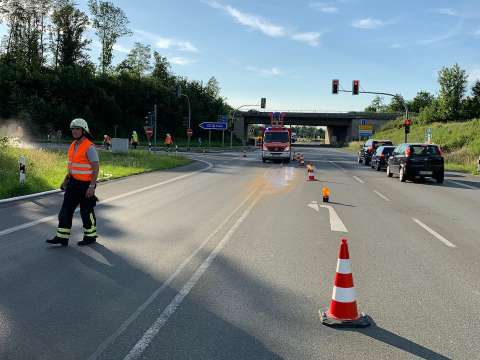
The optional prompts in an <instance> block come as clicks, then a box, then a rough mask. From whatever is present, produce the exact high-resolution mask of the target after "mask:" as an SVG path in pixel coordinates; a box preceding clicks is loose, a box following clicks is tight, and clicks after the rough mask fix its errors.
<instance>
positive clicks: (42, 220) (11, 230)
mask: <svg viewBox="0 0 480 360" xmlns="http://www.w3.org/2000/svg"><path fill="white" fill-rule="evenodd" d="M196 161H199V162H203V163H205V164H207V165H208V166H207V167H206V168H203V169H200V170H196V171H193V172H191V173H188V174H185V175H180V176H177V177H174V178H172V179H168V180H165V181H161V182H159V183H156V184H153V185H149V186H145V187H143V188H140V189H137V190H133V191H130V192H127V193H124V194H121V195H118V196H114V197H111V198H108V199H105V200H102V201H100V202H99V203H98V206H101V205H103V204H107V203H109V202H112V201H115V200H119V199H123V198H125V197H127V196H131V195H135V194H138V193H140V192H144V191H147V190H150V189H153V188H156V187H159V186H162V185H167V184H170V183H172V182H175V181H178V180H182V179H185V178H187V177H190V176H193V175H196V174H199V173H202V172H205V171H208V170H210V169H211V168H212V167H213V164H212V163H209V162H208V161H205V160H199V159H196ZM56 218H57V215H51V216H46V217H43V218H40V219H37V220H34V221H29V222H27V223H24V224H20V225H17V226H14V227H11V228H8V229H5V230H1V231H0V236H4V235H8V234H11V233H14V232H17V231H20V230H24V229H28V228H31V227H33V226H35V225H38V224H42V223H46V222H49V221H51V220H54V219H56Z"/></svg>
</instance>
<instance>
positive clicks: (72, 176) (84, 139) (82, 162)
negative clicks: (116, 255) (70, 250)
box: [47, 119, 100, 246]
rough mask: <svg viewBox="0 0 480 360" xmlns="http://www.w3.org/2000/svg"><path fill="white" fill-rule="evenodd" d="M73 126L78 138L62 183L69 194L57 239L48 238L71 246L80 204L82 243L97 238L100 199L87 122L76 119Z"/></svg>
mask: <svg viewBox="0 0 480 360" xmlns="http://www.w3.org/2000/svg"><path fill="white" fill-rule="evenodd" d="M70 128H71V129H72V136H73V139H74V141H73V142H72V144H71V145H70V148H69V149H68V173H67V175H66V176H65V180H64V181H63V184H62V186H61V188H62V189H63V190H65V195H64V197H63V204H62V208H61V210H60V213H59V215H58V228H57V234H56V236H55V237H54V238H53V239H50V240H47V243H49V244H58V245H63V246H67V245H68V240H69V238H70V231H71V228H72V218H73V214H74V212H75V209H76V208H77V206H78V205H80V215H81V217H82V222H83V240H82V241H79V242H78V245H80V246H82V245H88V244H92V243H94V242H95V241H96V239H97V221H96V218H95V212H94V207H95V205H96V202H97V197H96V196H95V188H96V182H97V177H98V172H99V168H100V166H99V161H98V153H97V150H96V149H95V145H94V144H93V142H92V140H93V138H92V136H91V135H90V131H89V129H88V124H87V122H86V121H85V120H83V119H74V120H73V121H72V122H71V124H70Z"/></svg>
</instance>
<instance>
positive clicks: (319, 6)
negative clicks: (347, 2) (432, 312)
mask: <svg viewBox="0 0 480 360" xmlns="http://www.w3.org/2000/svg"><path fill="white" fill-rule="evenodd" d="M308 6H309V7H311V8H312V9H315V10H318V11H321V12H323V13H327V14H336V13H338V12H339V10H338V7H336V6H335V5H333V4H330V3H324V2H314V3H310V4H309V5H308Z"/></svg>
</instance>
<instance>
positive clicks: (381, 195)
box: [373, 190, 390, 201]
mask: <svg viewBox="0 0 480 360" xmlns="http://www.w3.org/2000/svg"><path fill="white" fill-rule="evenodd" d="M373 192H374V193H375V194H377V195H378V196H380V197H381V198H382V199H383V200H385V201H390V199H389V198H388V197H386V196H385V195H383V194H382V193H381V192H380V191H378V190H373Z"/></svg>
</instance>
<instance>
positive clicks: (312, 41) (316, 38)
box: [292, 32, 322, 46]
mask: <svg viewBox="0 0 480 360" xmlns="http://www.w3.org/2000/svg"><path fill="white" fill-rule="evenodd" d="M321 36H322V35H321V34H320V33H318V32H304V33H298V34H293V35H292V39H293V40H296V41H300V42H304V43H306V44H308V45H310V46H318V44H320V37H321Z"/></svg>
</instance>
